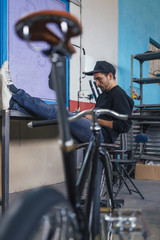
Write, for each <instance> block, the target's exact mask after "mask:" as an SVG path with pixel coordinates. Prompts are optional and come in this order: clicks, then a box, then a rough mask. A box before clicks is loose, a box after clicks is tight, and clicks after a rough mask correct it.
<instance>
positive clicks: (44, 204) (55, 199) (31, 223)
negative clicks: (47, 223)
mask: <svg viewBox="0 0 160 240" xmlns="http://www.w3.org/2000/svg"><path fill="white" fill-rule="evenodd" d="M57 205H61V206H63V209H65V208H66V207H67V208H70V206H69V203H68V201H67V200H66V199H65V198H64V196H63V195H62V194H61V193H59V192H58V191H56V190H54V189H53V188H48V187H42V188H38V189H35V190H31V191H29V192H27V193H26V194H24V196H23V197H22V198H20V199H18V201H16V202H15V203H14V204H13V205H12V207H10V208H9V209H8V211H7V212H6V214H5V215H4V216H3V217H2V220H1V223H0V240H17V239H18V240H29V239H33V238H31V236H32V235H33V233H34V232H36V227H37V223H38V221H39V219H41V218H42V216H44V214H45V213H47V212H48V211H49V212H50V209H51V208H52V209H53V207H55V206H57ZM60 209H61V207H60ZM46 216H47V215H46ZM54 218H55V216H54ZM74 221H75V219H74ZM74 227H75V228H76V223H75V222H74ZM54 229H55V226H54ZM52 231H53V229H52ZM47 234H48V233H47ZM50 234H51V233H50ZM34 239H35V238H34ZM38 239H40V238H38ZM44 239H50V238H44ZM52 239H53V238H52ZM64 239H65V238H64Z"/></svg>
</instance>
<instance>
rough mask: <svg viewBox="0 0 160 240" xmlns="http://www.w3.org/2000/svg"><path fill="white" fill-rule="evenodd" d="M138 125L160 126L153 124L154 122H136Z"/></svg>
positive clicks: (157, 123) (159, 123)
mask: <svg viewBox="0 0 160 240" xmlns="http://www.w3.org/2000/svg"><path fill="white" fill-rule="evenodd" d="M136 124H139V125H148V124H152V125H160V122H156V121H155V122H152V121H144V122H138V121H137V122H136Z"/></svg>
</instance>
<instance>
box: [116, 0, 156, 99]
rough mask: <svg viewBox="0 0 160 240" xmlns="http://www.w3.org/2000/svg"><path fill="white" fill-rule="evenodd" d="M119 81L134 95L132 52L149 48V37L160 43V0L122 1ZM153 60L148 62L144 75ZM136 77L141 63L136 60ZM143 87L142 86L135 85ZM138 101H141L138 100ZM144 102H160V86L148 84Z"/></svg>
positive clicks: (119, 7)
mask: <svg viewBox="0 0 160 240" xmlns="http://www.w3.org/2000/svg"><path fill="white" fill-rule="evenodd" d="M118 14H119V16H118V84H119V85H120V86H121V87H122V88H124V90H125V91H126V92H127V93H128V94H130V85H131V55H132V54H138V53H143V52H146V51H148V50H149V38H152V39H154V40H155V41H157V42H158V43H160V0H154V1H153V0H119V1H118ZM148 73H149V62H148V61H147V62H145V63H144V76H145V77H147V76H148ZM134 77H139V63H138V61H137V60H134ZM134 86H135V88H139V85H138V84H136V85H134ZM135 103H136V104H139V102H138V101H137V100H136V102H135ZM144 103H148V104H158V103H159V104H160V85H157V84H154V85H153V84H152V85H145V86H144Z"/></svg>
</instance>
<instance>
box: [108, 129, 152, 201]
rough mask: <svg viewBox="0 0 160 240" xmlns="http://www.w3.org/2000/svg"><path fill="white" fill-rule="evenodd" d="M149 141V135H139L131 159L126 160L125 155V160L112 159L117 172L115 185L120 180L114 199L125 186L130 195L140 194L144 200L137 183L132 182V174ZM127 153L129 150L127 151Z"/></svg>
mask: <svg viewBox="0 0 160 240" xmlns="http://www.w3.org/2000/svg"><path fill="white" fill-rule="evenodd" d="M147 141H148V135H147V134H142V133H141V134H137V135H136V137H135V143H136V146H135V149H134V151H132V155H131V158H130V159H124V154H123V158H121V157H120V158H119V159H112V160H111V162H112V163H113V166H114V168H115V170H116V172H117V175H118V176H117V178H116V179H115V181H114V182H113V185H115V184H116V183H117V181H118V180H119V179H120V184H119V187H118V190H117V191H116V193H115V196H114V197H117V195H118V194H119V192H120V190H121V189H122V186H123V184H124V185H125V186H126V188H127V189H128V191H129V193H130V194H132V192H135V193H138V194H139V195H140V196H141V198H142V199H144V197H143V195H142V194H141V192H140V191H139V189H138V188H137V186H136V185H135V183H134V182H133V181H132V179H131V177H130V176H131V173H132V172H133V170H134V168H135V165H136V163H137V162H138V161H140V159H141V157H142V155H143V153H144V149H145V145H146V143H147ZM126 152H127V150H126ZM128 168H129V171H128ZM127 180H128V181H130V183H131V186H132V187H133V189H131V188H130V187H129V185H128V184H127Z"/></svg>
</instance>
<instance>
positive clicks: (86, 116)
mask: <svg viewBox="0 0 160 240" xmlns="http://www.w3.org/2000/svg"><path fill="white" fill-rule="evenodd" d="M84 118H86V119H88V120H92V115H90V114H87V115H85V116H84Z"/></svg>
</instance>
